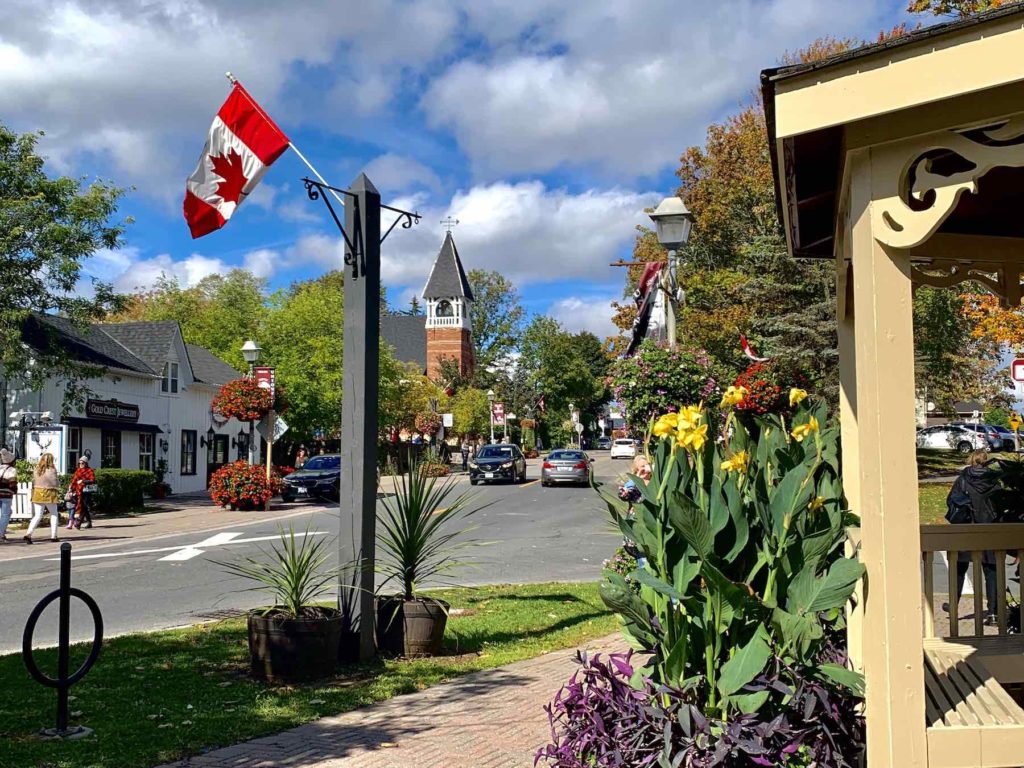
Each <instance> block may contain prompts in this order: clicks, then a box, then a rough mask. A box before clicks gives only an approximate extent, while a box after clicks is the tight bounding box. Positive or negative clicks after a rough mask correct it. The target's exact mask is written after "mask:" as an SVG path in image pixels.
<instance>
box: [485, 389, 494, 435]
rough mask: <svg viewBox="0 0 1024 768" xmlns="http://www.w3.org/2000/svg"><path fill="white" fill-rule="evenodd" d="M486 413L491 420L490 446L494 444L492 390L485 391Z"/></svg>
mask: <svg viewBox="0 0 1024 768" xmlns="http://www.w3.org/2000/svg"><path fill="white" fill-rule="evenodd" d="M487 413H488V415H489V416H490V419H491V445H493V444H494V390H493V389H488V390H487Z"/></svg>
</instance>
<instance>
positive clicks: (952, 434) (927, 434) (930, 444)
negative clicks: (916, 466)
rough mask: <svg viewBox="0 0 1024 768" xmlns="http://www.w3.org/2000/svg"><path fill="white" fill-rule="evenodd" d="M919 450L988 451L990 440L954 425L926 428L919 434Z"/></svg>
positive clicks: (979, 433) (980, 434) (919, 431)
mask: <svg viewBox="0 0 1024 768" xmlns="http://www.w3.org/2000/svg"><path fill="white" fill-rule="evenodd" d="M917 447H918V448H933V449H935V450H938V451H954V450H955V451H959V452H960V453H970V452H971V451H977V450H987V449H988V439H987V438H986V437H985V435H984V434H982V433H981V432H975V431H973V430H970V429H964V428H963V427H954V426H953V425H952V424H942V425H941V426H938V427H925V428H924V429H920V430H918V432H917Z"/></svg>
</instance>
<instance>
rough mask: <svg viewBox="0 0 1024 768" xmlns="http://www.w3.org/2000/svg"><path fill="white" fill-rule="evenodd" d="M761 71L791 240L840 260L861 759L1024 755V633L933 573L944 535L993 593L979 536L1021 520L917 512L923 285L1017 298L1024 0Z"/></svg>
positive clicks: (1012, 531)
mask: <svg viewBox="0 0 1024 768" xmlns="http://www.w3.org/2000/svg"><path fill="white" fill-rule="evenodd" d="M761 78H762V88H763V94H764V104H765V110H766V116H767V122H768V131H769V141H770V148H771V153H772V162H773V166H774V169H775V182H776V187H777V195H778V205H779V216H780V219H781V221H782V224H783V227H784V229H785V233H786V237H787V240H788V245H789V250H790V253H791V254H792V255H793V256H794V257H797V258H807V259H832V260H834V262H835V266H836V276H837V294H838V302H837V311H838V321H839V347H840V379H841V395H840V418H841V422H842V443H843V462H844V483H845V489H846V494H847V497H848V499H849V502H850V505H851V508H852V509H853V510H854V511H855V512H856V513H857V514H859V515H860V517H861V528H860V530H859V532H855V533H854V537H855V540H856V541H857V542H858V545H859V547H860V556H861V559H862V561H863V562H864V564H865V566H866V568H867V573H866V576H865V582H864V584H863V587H862V591H861V594H860V595H859V599H858V604H857V606H856V609H855V610H854V612H853V615H852V616H851V620H850V647H851V655H852V657H853V659H854V663H855V664H856V665H857V666H859V667H860V668H861V669H862V670H863V672H864V674H865V678H866V702H865V713H866V717H867V729H868V735H867V742H868V743H867V750H868V751H867V762H868V765H869V766H871V768H883V767H886V768H913V767H915V766H931V767H932V768H938V767H948V768H954V767H957V766H992V767H995V766H1006V767H1008V768H1010V767H1012V766H1022V765H1024V709H1022V708H1021V706H1020V705H1019V704H1018V703H1017V702H1016V701H1015V700H1014V698H1013V697H1012V696H1011V693H1013V689H1014V686H1015V685H1017V684H1020V683H1021V682H1024V643H1022V641H1021V636H1020V635H1009V634H1007V607H1006V602H1005V599H1002V598H1001V599H1000V604H999V611H998V626H997V627H996V628H994V629H992V628H990V629H989V633H987V634H986V631H985V627H983V625H982V621H981V610H980V609H981V606H980V595H979V596H977V597H976V598H975V609H974V622H973V626H971V627H970V628H969V630H968V631H961V620H960V617H959V616H958V611H957V605H956V601H955V600H952V599H951V600H950V601H949V602H950V606H949V608H950V617H949V619H950V620H949V628H948V630H945V629H942V628H943V627H945V626H946V625H945V616H944V615H943V614H942V611H941V608H940V609H936V608H935V604H936V597H935V589H934V573H935V553H936V552H939V551H945V552H947V553H948V559H949V562H956V560H957V554H958V553H961V552H970V553H971V558H972V562H973V573H974V576H975V583H976V584H978V585H979V588H977V589H976V592H978V593H981V592H982V590H981V589H980V583H981V578H980V576H981V562H980V554H981V552H982V551H985V550H995V552H996V556H997V558H1002V557H1003V556H1004V555H1005V554H1006V553H1007V552H1009V553H1011V554H1017V553H1018V552H1019V551H1020V550H1022V549H1024V526H1014V525H972V526H921V525H920V523H919V518H918V493H917V468H916V458H915V424H914V403H915V391H914V349H913V320H912V297H913V291H914V288H915V286H917V285H931V286H941V287H947V286H953V285H956V284H958V283H962V282H965V281H974V282H976V283H979V284H982V285H984V286H985V287H986V288H987V290H989V291H991V292H992V293H994V294H996V295H998V296H999V297H1000V298H1001V299H1002V300H1003V301H1004V302H1006V303H1007V304H1008V305H1017V304H1019V303H1020V301H1021V291H1022V284H1021V271H1022V269H1024V7H1022V6H1020V5H1015V6H1011V7H1008V8H1003V9H999V10H996V11H992V12H988V13H985V14H982V15H979V16H977V17H975V18H972V19H969V20H964V21H957V22H953V23H949V24H942V25H938V26H934V27H930V28H927V29H923V30H920V31H916V32H913V33H911V34H908V35H906V36H903V37H900V38H897V39H894V40H890V41H887V42H885V43H880V44H878V45H871V46H867V47H865V48H861V49H858V50H854V51H850V52H848V53H843V54H841V55H838V56H835V57H832V58H830V59H827V60H824V61H821V62H817V63H812V64H800V65H795V66H788V67H782V68H777V69H769V70H765V71H764V72H763V73H762V76H761ZM997 572H998V576H999V586H1000V592H1002V593H1003V594H1004V595H1005V580H1006V572H1005V569H1003V568H998V569H997ZM940 600H941V598H940ZM936 614H939V615H938V616H936ZM937 618H938V621H936V619H937ZM937 635H945V636H937Z"/></svg>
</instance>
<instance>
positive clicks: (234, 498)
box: [210, 461, 281, 509]
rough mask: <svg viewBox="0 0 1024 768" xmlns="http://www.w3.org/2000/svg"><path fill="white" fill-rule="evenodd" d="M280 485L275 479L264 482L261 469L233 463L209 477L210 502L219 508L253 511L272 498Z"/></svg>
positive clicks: (278, 479)
mask: <svg viewBox="0 0 1024 768" xmlns="http://www.w3.org/2000/svg"><path fill="white" fill-rule="evenodd" d="M280 482H281V480H280V477H278V476H276V475H275V476H272V477H271V479H270V480H269V481H268V480H267V475H266V469H265V468H264V467H261V466H258V465H253V464H248V463H246V462H244V461H236V462H234V463H233V464H225V465H224V466H223V467H221V468H220V469H218V470H217V471H216V472H214V473H213V474H212V475H211V476H210V498H211V499H213V500H214V502H216V503H217V504H219V505H220V506H226V505H230V506H232V507H237V508H239V509H255V508H257V507H263V506H265V505H266V503H267V502H268V501H269V500H270V499H271V498H273V496H274V493H275V491H276V490H277V489H278V487H279V486H280Z"/></svg>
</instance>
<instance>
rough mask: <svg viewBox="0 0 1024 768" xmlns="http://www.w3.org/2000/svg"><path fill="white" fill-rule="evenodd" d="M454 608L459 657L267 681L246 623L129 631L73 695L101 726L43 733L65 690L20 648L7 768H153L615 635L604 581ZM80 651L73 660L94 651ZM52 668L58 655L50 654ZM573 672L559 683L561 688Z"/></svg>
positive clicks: (11, 667) (485, 598)
mask: <svg viewBox="0 0 1024 768" xmlns="http://www.w3.org/2000/svg"><path fill="white" fill-rule="evenodd" d="M437 594H438V596H440V597H443V598H444V599H446V600H448V601H450V602H451V604H452V608H453V609H455V615H453V616H452V617H451V618H450V620H449V624H448V632H447V634H446V646H447V649H448V652H449V654H451V655H449V656H445V657H440V658H437V659H426V660H420V661H409V662H400V661H387V662H380V663H377V664H374V665H372V666H365V667H351V668H349V669H346V670H343V672H342V674H340V675H339V676H338V677H337V678H336V679H333V680H330V681H327V682H326V683H322V684H314V685H306V686H268V685H264V684H261V683H256V682H253V681H252V680H250V679H249V677H248V674H247V668H248V650H247V646H246V635H245V625H244V621H243V620H241V619H233V620H229V621H223V622H218V623H215V624H208V625H205V626H201V627H192V628H188V629H181V630H172V631H165V632H154V633H150V634H140V635H130V636H126V637H120V638H116V639H114V640H111V641H109V642H108V643H107V644H106V645H105V646H104V649H103V653H102V654H101V655H100V658H99V661H98V662H97V663H96V666H95V667H94V668H93V670H92V671H91V672H90V673H89V675H88V676H87V677H86V678H85V679H84V680H83V681H82V682H81V683H79V684H78V685H76V686H75V687H74V688H73V689H72V691H71V693H72V695H73V696H74V699H73V700H72V702H71V711H72V718H71V719H72V722H73V723H80V724H82V725H86V726H89V727H90V728H93V729H95V731H96V735H94V736H93V737H91V738H89V739H84V740H82V741H72V742H67V743H58V742H43V741H40V740H38V739H37V738H35V737H34V735H33V734H34V733H35V731H36V730H37V729H39V728H40V727H43V726H52V725H53V717H54V714H53V712H54V706H55V701H56V695H55V693H54V692H53V691H52V690H49V689H43V688H41V687H40V686H39V685H37V684H36V683H34V682H33V681H32V680H31V679H30V678H29V676H28V673H27V672H26V671H25V668H24V666H23V664H22V661H21V657H20V655H17V654H15V655H10V656H3V657H0V766H2V768H142V767H143V766H153V765H157V764H159V763H163V762H168V761H171V760H175V759H178V758H181V757H183V756H186V755H193V754H198V753H200V752H203V751H206V750H209V749H212V748H216V747H221V746H226V745H229V744H234V743H236V742H239V741H244V740H247V739H252V738H255V737H257V736H261V735H265V734H269V733H274V732H277V731H281V730H284V729H286V728H291V727H292V726H296V725H299V724H301V723H305V722H308V721H310V720H314V719H316V718H317V717H320V716H325V715H330V714H335V713H338V712H344V711H347V710H350V709H354V708H356V707H360V706H365V705H367V704H371V703H373V702H376V701H380V700H382V699H387V698H389V697H391V696H395V695H398V694H401V693H407V692H410V691H414V690H417V689H421V688H424V687H426V686H428V685H431V684H433V683H437V682H440V681H442V680H446V679H450V678H453V677H456V676H458V675H462V674H465V673H467V672H472V671H475V670H479V669H486V668H489V667H496V666H500V665H502V664H507V663H509V662H512V661H517V660H520V659H526V658H530V657H533V656H537V655H540V654H542V653H546V652H548V651H552V650H556V649H559V648H568V647H573V646H575V645H577V644H579V643H581V642H583V641H585V640H588V639H591V638H594V637H600V636H602V635H605V634H608V633H610V632H614V631H615V629H616V627H617V624H616V620H615V618H614V617H613V616H612V615H611V614H610V613H609V612H608V610H607V609H606V608H605V607H604V606H603V604H602V603H601V601H600V599H599V598H598V596H597V585H596V584H535V585H530V586H514V587H510V586H500V587H483V588H480V589H475V590H469V589H461V590H448V591H444V592H439V593H437ZM84 653H85V651H84V650H83V649H82V648H81V647H76V649H75V651H73V654H72V669H74V668H75V667H76V666H77V664H76V661H77V660H78V659H80V658H81V657H82V656H83V655H84ZM39 658H40V660H41V663H40V666H41V667H42V668H43V669H44V671H50V673H51V674H52V670H53V669H54V668H55V666H56V653H55V652H53V651H44V652H41V653H40V654H39ZM563 682H564V681H563V680H552V681H551V695H552V696H554V694H555V692H556V691H557V690H558V688H559V686H560V685H561V684H562V683H563Z"/></svg>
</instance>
